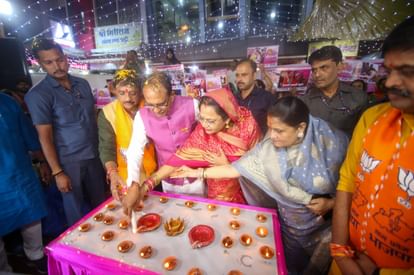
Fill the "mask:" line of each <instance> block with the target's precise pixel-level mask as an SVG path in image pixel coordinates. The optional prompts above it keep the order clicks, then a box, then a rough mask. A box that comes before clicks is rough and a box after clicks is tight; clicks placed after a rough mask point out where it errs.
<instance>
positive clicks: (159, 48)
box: [14, 0, 293, 57]
mask: <svg viewBox="0 0 414 275" xmlns="http://www.w3.org/2000/svg"><path fill="white" fill-rule="evenodd" d="M43 1H44V2H47V1H48V0H43ZM40 2H41V1H36V2H35V3H33V4H40ZM256 2H257V1H256ZM33 4H31V5H28V6H27V7H26V8H24V9H22V12H23V13H25V12H26V10H28V9H32V10H33V9H34V8H33V7H32V6H33ZM70 4H71V2H68V5H69V6H70ZM113 4H114V2H111V1H109V2H107V3H106V4H104V5H101V6H99V7H97V10H103V9H104V8H105V6H110V5H113ZM267 4H269V3H267ZM280 5H281V3H280V2H279V3H278V6H280ZM134 6H135V8H139V4H134ZM290 7H293V4H290ZM127 8H128V9H129V8H132V6H129V7H124V8H123V9H122V10H125V9H127ZM61 9H62V7H61V6H58V7H56V8H49V10H48V11H49V12H52V11H54V10H61ZM255 9H256V10H257V9H258V8H257V7H256V8H255ZM170 10H175V8H174V7H171V8H169V7H168V6H167V7H166V9H165V12H169V11H170ZM236 11H237V6H236V10H234V11H233V12H236ZM83 12H84V14H86V15H87V14H88V13H93V12H94V10H84V11H83ZM117 12H118V11H114V12H112V13H107V14H104V15H102V16H99V17H98V18H101V17H109V16H110V15H113V14H115V13H117ZM215 12H217V10H213V11H211V12H210V14H209V15H212V14H213V13H215ZM261 12H265V11H264V10H263V11H261ZM40 13H41V14H45V13H46V11H41V12H40ZM289 13H290V12H289ZM259 14H260V13H259ZM249 15H250V13H249V14H248V16H249ZM14 16H15V17H17V16H19V15H17V14H16V15H14ZM85 17H87V16H85ZM78 18H79V15H74V16H71V17H69V18H68V19H69V21H72V22H71V23H72V24H71V25H72V26H73V27H75V28H76V27H77V26H79V25H81V24H82V25H83V24H85V22H76V21H75V20H76V19H78ZM278 18H283V15H281V14H280V13H278V15H277V18H276V20H278ZM38 19H39V16H37V15H36V16H35V17H34V19H33V18H32V19H29V20H28V21H26V22H25V23H23V24H22V25H21V26H20V27H18V28H17V29H16V30H14V32H15V33H18V32H19V30H20V29H24V27H25V26H26V25H27V24H31V23H32V21H33V20H38ZM146 20H147V22H148V24H150V25H154V24H156V23H157V18H156V16H155V15H154V16H149V17H147V18H146ZM91 21H92V20H91V19H88V20H86V22H87V23H91ZM141 22H142V20H141ZM237 23H238V22H235V24H233V26H231V27H230V28H228V29H226V31H225V32H224V31H222V32H221V33H218V34H216V28H214V26H213V27H212V28H208V29H207V30H206V37H214V38H216V39H218V40H219V39H222V38H224V37H225V36H224V35H227V38H230V39H233V38H237V35H238V32H239V30H238V29H237ZM191 25H193V26H194V25H197V24H196V22H194V21H192V22H191ZM270 28H271V25H270V24H266V25H264V24H262V25H257V26H256V27H255V28H254V29H253V35H256V32H255V30H256V29H265V30H268V31H266V34H265V35H266V36H269V35H270V33H272V31H271V29H270ZM86 29H87V30H89V31H93V27H88V26H87V27H86ZM228 30H230V32H229V31H228ZM48 31H50V28H47V29H45V30H43V31H42V32H40V33H38V34H37V35H35V36H33V37H30V38H27V39H26V40H25V42H28V41H31V40H32V39H33V38H36V37H38V36H43V35H44V34H45V33H47V32H48ZM278 32H279V31H278V30H276V31H273V33H275V34H277V33H278ZM229 33H230V37H229V36H228V35H229ZM168 34H170V37H171V40H172V41H171V42H163V40H164V37H163V33H162V32H160V33H155V34H153V35H152V37H151V36H150V37H149V40H150V41H151V43H150V44H151V46H153V47H154V48H155V49H156V50H155V56H152V57H158V56H161V55H163V54H164V52H165V48H163V47H170V46H171V45H175V46H176V48H188V46H187V45H188V44H192V45H196V44H197V43H199V42H200V40H199V37H198V33H197V32H190V34H188V35H186V37H185V40H184V39H182V38H180V37H179V36H178V35H177V34H175V30H171V29H169V30H168ZM215 34H216V35H215ZM231 34H232V35H233V36H232V35H231ZM75 35H79V32H76V33H75ZM175 39H177V40H176V41H174V40H175ZM88 40H89V41H88ZM183 40H184V41H183ZM80 42H82V44H83V45H85V44H86V45H87V44H88V43H89V44H92V45H93V43H94V41H93V37H89V38H86V39H83V40H81V41H80ZM221 45H222V44H218V45H215V48H212V49H211V50H212V51H215V50H217V47H220V46H221ZM201 51H203V50H201ZM207 51H208V50H207ZM187 54H193V53H188V52H186V53H184V55H187Z"/></svg>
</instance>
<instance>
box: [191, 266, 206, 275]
mask: <svg viewBox="0 0 414 275" xmlns="http://www.w3.org/2000/svg"><path fill="white" fill-rule="evenodd" d="M187 275H203V272H202V271H201V269H199V268H198V267H193V268H191V269H190V270H189V271H188V273H187Z"/></svg>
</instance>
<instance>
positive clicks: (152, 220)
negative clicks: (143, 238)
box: [137, 213, 161, 233]
mask: <svg viewBox="0 0 414 275" xmlns="http://www.w3.org/2000/svg"><path fill="white" fill-rule="evenodd" d="M160 224H161V216H160V215H158V214H156V213H148V214H146V215H144V216H142V217H141V218H139V220H138V222H137V231H138V233H142V232H148V231H153V230H155V229H157V228H158V227H159V226H160Z"/></svg>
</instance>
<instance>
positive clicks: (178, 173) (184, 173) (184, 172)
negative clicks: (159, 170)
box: [170, 166, 199, 178]
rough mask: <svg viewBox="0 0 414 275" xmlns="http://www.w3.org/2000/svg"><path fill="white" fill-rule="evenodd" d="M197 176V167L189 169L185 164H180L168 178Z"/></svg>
mask: <svg viewBox="0 0 414 275" xmlns="http://www.w3.org/2000/svg"><path fill="white" fill-rule="evenodd" d="M198 176H199V171H198V169H191V168H189V167H187V166H181V167H180V168H178V169H177V170H175V172H173V173H172V174H171V175H170V178H197V177H198Z"/></svg>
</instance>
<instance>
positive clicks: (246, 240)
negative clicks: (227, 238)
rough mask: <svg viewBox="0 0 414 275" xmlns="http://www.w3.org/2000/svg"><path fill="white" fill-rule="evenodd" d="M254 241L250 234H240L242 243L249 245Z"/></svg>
mask: <svg viewBox="0 0 414 275" xmlns="http://www.w3.org/2000/svg"><path fill="white" fill-rule="evenodd" d="M252 242H253V238H252V237H251V236H250V235H248V234H243V235H241V236H240V243H241V244H242V245H244V246H249V245H251V244H252Z"/></svg>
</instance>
